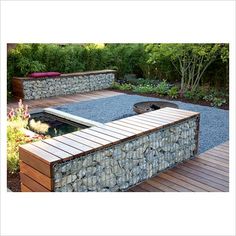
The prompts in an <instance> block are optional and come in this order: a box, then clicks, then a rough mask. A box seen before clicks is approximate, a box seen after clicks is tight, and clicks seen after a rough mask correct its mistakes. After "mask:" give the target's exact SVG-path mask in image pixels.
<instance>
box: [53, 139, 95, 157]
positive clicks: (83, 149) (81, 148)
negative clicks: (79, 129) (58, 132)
mask: <svg viewBox="0 0 236 236" xmlns="http://www.w3.org/2000/svg"><path fill="white" fill-rule="evenodd" d="M54 139H55V140H58V141H59V142H61V143H64V144H67V146H69V147H71V148H73V149H74V150H77V151H75V153H74V155H76V154H80V153H82V152H86V151H89V150H92V149H93V148H92V147H90V146H87V145H85V144H83V143H79V142H76V141H74V140H72V139H69V138H66V137H63V136H58V137H55V138H54ZM80 140H81V139H80ZM65 150H66V149H65Z"/></svg>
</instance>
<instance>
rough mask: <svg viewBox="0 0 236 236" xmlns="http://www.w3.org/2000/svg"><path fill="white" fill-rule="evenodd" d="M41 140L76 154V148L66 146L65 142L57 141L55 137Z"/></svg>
mask: <svg viewBox="0 0 236 236" xmlns="http://www.w3.org/2000/svg"><path fill="white" fill-rule="evenodd" d="M43 142H44V143H47V144H49V145H51V146H54V147H56V148H59V149H61V150H64V151H66V152H68V153H70V154H71V155H77V154H78V149H75V148H73V147H71V146H68V145H66V144H65V143H62V142H59V141H57V140H55V139H46V140H43Z"/></svg>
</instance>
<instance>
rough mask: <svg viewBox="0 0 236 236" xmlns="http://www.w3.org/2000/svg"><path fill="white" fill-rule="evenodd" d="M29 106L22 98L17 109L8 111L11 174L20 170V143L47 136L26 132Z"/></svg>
mask: <svg viewBox="0 0 236 236" xmlns="http://www.w3.org/2000/svg"><path fill="white" fill-rule="evenodd" d="M28 119H29V112H28V106H27V105H26V106H24V105H23V103H22V101H21V100H20V101H19V103H18V107H17V108H16V109H11V111H10V112H9V113H8V121H7V171H8V172H9V173H11V174H14V173H17V172H18V171H19V145H21V144H25V143H29V142H34V141H37V140H41V139H44V138H46V137H45V136H42V135H36V136H34V137H29V136H27V135H26V134H25V133H24V128H26V127H27V125H28Z"/></svg>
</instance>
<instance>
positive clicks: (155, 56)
mask: <svg viewBox="0 0 236 236" xmlns="http://www.w3.org/2000/svg"><path fill="white" fill-rule="evenodd" d="M148 47H150V46H148ZM148 47H147V49H148V50H150V48H148ZM151 47H152V50H150V53H149V55H150V56H149V59H148V63H152V64H156V65H157V66H158V63H159V61H160V60H163V59H164V58H169V59H170V61H171V63H172V65H173V66H174V68H175V70H176V71H177V72H178V73H179V74H180V76H181V88H180V94H181V95H183V93H184V92H185V91H186V90H191V91H195V90H196V89H197V87H198V86H199V82H200V81H201V79H202V77H203V75H204V73H205V71H206V69H207V68H208V67H209V66H210V65H211V63H212V62H213V61H214V60H215V59H216V58H217V56H218V55H219V54H220V53H221V50H222V45H221V44H182V43H181V44H157V45H152V46H151Z"/></svg>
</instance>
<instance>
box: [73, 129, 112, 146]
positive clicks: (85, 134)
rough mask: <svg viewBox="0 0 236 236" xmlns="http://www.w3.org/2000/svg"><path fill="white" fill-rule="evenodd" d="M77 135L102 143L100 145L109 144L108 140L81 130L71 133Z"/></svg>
mask: <svg viewBox="0 0 236 236" xmlns="http://www.w3.org/2000/svg"><path fill="white" fill-rule="evenodd" d="M72 134H74V135H76V136H78V137H82V138H86V139H88V140H90V141H95V142H96V143H99V144H102V145H106V144H109V143H110V142H109V141H107V140H104V139H101V138H98V137H96V136H94V135H91V134H88V133H83V132H80V131H77V132H74V133H72Z"/></svg>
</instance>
